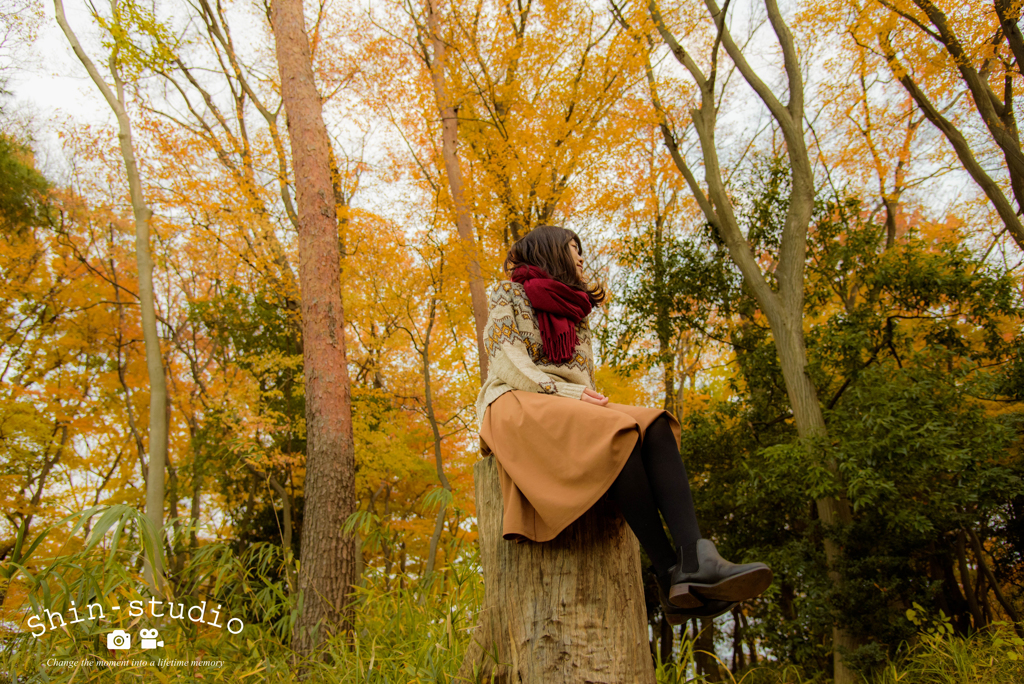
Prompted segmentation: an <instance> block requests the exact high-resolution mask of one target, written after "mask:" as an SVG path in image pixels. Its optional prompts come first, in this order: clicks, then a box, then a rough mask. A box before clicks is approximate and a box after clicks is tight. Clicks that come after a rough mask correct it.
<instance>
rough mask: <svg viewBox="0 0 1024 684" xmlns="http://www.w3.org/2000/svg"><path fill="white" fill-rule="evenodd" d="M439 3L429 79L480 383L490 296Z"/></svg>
mask: <svg viewBox="0 0 1024 684" xmlns="http://www.w3.org/2000/svg"><path fill="white" fill-rule="evenodd" d="M437 2H438V0H426V9H427V29H428V32H429V42H430V47H431V50H432V51H433V53H434V54H433V60H430V58H429V56H427V55H424V56H425V57H426V58H427V65H428V66H429V67H430V78H431V81H432V82H433V85H434V98H435V100H436V101H437V111H438V113H439V114H440V115H441V156H442V157H443V159H444V170H445V175H446V176H448V190H449V192H451V195H452V205H453V206H454V209H455V227H456V228H457V229H458V231H459V238H460V240H461V242H462V246H463V249H464V251H465V258H466V262H467V269H466V270H467V272H468V276H469V277H468V280H469V295H470V299H471V300H472V304H473V320H474V322H475V323H476V349H477V356H478V357H479V359H480V382H481V383H483V382H484V380H486V379H487V350H486V349H485V348H484V326H486V325H487V294H486V292H485V291H484V278H483V273H482V271H481V269H480V259H479V256H478V250H477V245H476V239H475V237H474V236H473V216H472V214H471V213H470V210H469V202H468V201H467V200H466V190H465V181H464V180H463V176H462V167H461V166H460V165H459V156H458V154H459V153H458V144H459V120H458V117H457V112H456V107H455V104H454V103H453V102H452V96H451V92H449V90H448V79H447V76H446V74H445V68H446V56H447V51H446V48H445V44H444V41H443V40H442V39H441V31H440V27H439V25H438V20H437V10H436V8H435V4H436V3H437Z"/></svg>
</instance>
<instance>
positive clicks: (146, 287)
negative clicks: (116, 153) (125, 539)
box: [53, 0, 168, 594]
mask: <svg viewBox="0 0 1024 684" xmlns="http://www.w3.org/2000/svg"><path fill="white" fill-rule="evenodd" d="M53 4H54V11H55V13H56V18H57V24H58V25H59V26H60V28H61V30H62V31H63V32H64V35H65V36H66V37H67V40H68V43H69V44H70V45H71V49H72V50H73V51H74V53H75V56H76V57H78V60H79V61H80V62H81V63H82V65H83V66H84V67H85V70H86V71H87V72H88V73H89V77H90V78H91V79H92V81H93V83H94V84H95V85H96V87H97V88H98V89H99V91H100V93H101V94H102V95H103V98H104V99H105V100H106V101H107V104H108V105H109V106H110V109H111V110H112V111H113V112H114V116H115V117H116V118H117V128H118V131H117V140H118V144H119V146H120V148H121V157H122V158H123V160H124V167H125V173H126V175H127V177H128V190H129V193H130V196H131V203H132V213H133V214H134V217H135V260H136V263H137V265H138V271H139V306H140V308H141V313H142V337H143V341H144V343H145V347H146V372H147V374H148V376H149V472H148V474H147V477H146V517H147V518H149V520H150V522H151V523H152V524H153V527H154V528H155V529H156V530H157V531H158V532H161V530H162V527H163V509H164V470H165V469H166V464H167V412H168V404H167V382H166V378H165V377H164V362H163V356H162V353H161V351H160V338H159V337H158V335H157V329H156V298H155V295H154V290H153V257H152V254H151V252H150V246H149V219H150V218H151V217H152V215H153V212H152V211H151V210H150V208H149V206H148V205H147V204H146V199H145V197H144V195H143V193H142V180H141V177H140V175H139V167H138V164H137V163H136V160H135V147H134V145H133V143H132V127H131V121H130V120H129V118H128V112H127V111H126V109H125V101H126V100H125V93H124V83H123V82H122V81H121V77H120V74H119V72H118V47H117V40H116V39H115V40H114V48H113V52H112V54H111V56H110V61H109V63H110V73H111V77H112V78H113V81H114V90H111V88H110V86H109V85H108V84H107V82H106V81H105V80H104V79H103V77H102V76H101V75H100V72H99V70H98V69H97V68H96V65H95V64H94V63H93V61H92V60H91V59H90V58H89V56H88V55H87V54H86V52H85V50H84V49H83V48H82V45H81V43H79V41H78V38H77V36H75V33H74V31H72V29H71V26H70V25H69V24H68V21H67V18H66V17H65V15H64V3H63V2H62V0H54V3H53ZM114 6H115V5H114V3H113V2H112V3H111V7H112V9H113V8H114ZM115 91H116V92H115ZM161 536H162V534H161ZM159 547H160V548H158V549H156V550H155V551H154V557H153V562H154V563H155V566H156V567H153V568H151V567H150V566H149V564H148V561H149V559H147V565H146V575H147V582H148V584H149V585H150V587H151V588H152V589H153V591H154V592H155V593H158V594H162V592H163V589H162V580H161V579H160V578H161V575H162V573H163V560H162V558H161V553H162V544H161V545H159Z"/></svg>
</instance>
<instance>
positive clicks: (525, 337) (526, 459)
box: [477, 226, 772, 624]
mask: <svg viewBox="0 0 1024 684" xmlns="http://www.w3.org/2000/svg"><path fill="white" fill-rule="evenodd" d="M505 272H506V273H507V274H508V275H509V276H510V277H511V280H506V281H502V282H500V283H498V285H497V286H496V287H495V288H494V291H493V293H492V294H491V298H490V312H489V316H488V320H487V327H486V328H485V330H484V336H485V342H486V346H487V353H488V357H489V371H488V374H487V380H486V381H485V382H484V385H483V387H482V388H481V389H480V395H479V397H478V399H477V419H478V421H479V425H480V437H481V438H482V439H483V442H484V444H485V445H486V447H487V448H488V449H490V451H491V452H492V453H493V454H494V456H495V459H496V466H497V471H498V475H499V478H500V480H501V491H502V498H503V500H504V505H505V511H504V518H503V520H502V536H504V538H505V539H510V540H515V541H525V540H531V541H534V542H545V541H550V540H551V539H554V538H555V537H556V536H557V535H558V534H559V533H560V532H561V531H562V530H564V529H565V528H566V527H568V526H569V525H570V524H571V523H572V522H573V521H575V520H576V519H577V518H579V517H580V515H582V514H583V513H584V512H586V511H587V510H588V509H589V508H590V507H591V506H592V505H594V503H596V502H597V500H598V499H600V498H601V497H602V496H603V495H604V494H605V493H608V495H609V498H610V499H611V500H612V501H613V502H614V503H615V505H616V506H618V508H619V510H620V511H621V512H622V515H623V517H624V518H625V519H626V522H627V523H628V524H629V527H630V529H632V530H633V533H634V534H635V535H636V537H637V539H638V540H639V541H640V544H641V546H643V548H644V551H646V552H647V556H648V557H649V558H650V559H651V562H652V563H653V567H652V568H651V569H652V570H653V572H654V574H655V576H656V577H657V583H658V589H659V593H660V596H661V603H662V608H663V610H664V611H665V615H666V617H667V618H668V619H669V620H670V622H671V623H673V624H677V623H679V622H681V621H682V620H684V619H685V618H687V617H702V618H711V617H715V616H717V615H721V614H722V613H724V612H726V611H728V610H730V609H732V607H733V606H734V605H736V603H737V602H739V601H744V600H746V599H749V598H753V597H755V596H757V595H759V594H761V593H762V592H763V591H764V590H765V589H767V588H768V586H769V585H770V584H771V582H772V571H771V569H769V567H768V566H767V565H765V564H764V563H746V564H743V565H736V564H733V563H730V562H729V561H727V560H725V559H723V558H722V557H721V556H720V555H719V554H718V551H717V550H716V549H715V545H714V543H713V542H711V541H710V540H708V539H702V538H701V536H700V528H699V527H698V525H697V517H696V514H695V512H694V507H693V497H692V495H691V493H690V485H689V480H688V478H687V475H686V469H685V467H684V466H683V462H682V458H681V457H680V455H679V448H678V443H679V433H680V427H679V422H678V421H677V420H676V418H675V416H673V415H672V414H671V413H669V412H668V411H664V410H660V409H650V408H643V407H637V406H627V405H623V404H614V403H610V402H609V401H608V398H607V397H604V396H602V395H601V394H599V393H598V392H597V391H596V389H595V387H594V354H593V349H592V347H591V336H590V328H589V326H588V325H587V315H588V314H589V313H590V310H591V308H592V307H593V306H594V305H595V304H598V303H600V302H601V301H602V300H603V299H604V290H603V289H602V288H601V287H600V286H597V285H593V286H591V285H588V284H587V282H586V280H585V277H584V275H583V249H582V245H581V244H580V239H579V236H578V235H576V233H574V232H573V231H571V230H567V229H565V228H559V227H555V226H540V227H537V228H534V229H533V231H531V232H530V233H529V234H528V235H526V236H525V237H523V238H522V239H521V240H519V241H517V242H516V243H515V244H513V245H512V248H511V249H510V250H509V252H508V256H507V257H506V259H505ZM659 510H660V511H661V513H662V514H663V515H664V516H665V521H666V522H667V523H668V526H669V530H670V532H671V533H672V538H673V540H674V541H675V545H674V547H673V545H672V544H671V543H669V540H668V537H667V536H666V535H665V529H664V527H663V526H662V522H661V517H660V516H659V514H658V513H659Z"/></svg>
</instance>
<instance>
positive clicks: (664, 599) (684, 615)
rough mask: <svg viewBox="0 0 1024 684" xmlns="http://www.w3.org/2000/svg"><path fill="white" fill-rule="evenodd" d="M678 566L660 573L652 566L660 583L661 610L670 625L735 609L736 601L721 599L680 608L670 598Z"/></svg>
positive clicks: (711, 616)
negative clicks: (674, 573)
mask: <svg viewBox="0 0 1024 684" xmlns="http://www.w3.org/2000/svg"><path fill="white" fill-rule="evenodd" d="M675 567H676V566H672V567H671V568H669V570H668V571H667V572H666V573H665V574H663V575H659V574H658V573H657V572H655V571H654V568H653V567H652V568H651V569H650V570H651V573H652V574H653V575H654V577H655V580H656V583H657V585H658V598H659V599H660V600H661V610H662V612H663V613H665V619H666V620H668V624H670V625H681V624H683V623H684V622H686V621H687V620H688V619H690V618H692V617H696V618H703V619H705V620H707V619H711V618H716V617H718V616H719V615H721V614H722V613H727V612H729V611H730V610H732V609H733V606H735V605H736V602H735V601H719V600H716V599H707V600H705V601H703V602H699V603H698V605H696V606H695V607H693V608H680V607H679V606H677V605H675V604H673V603H672V602H671V601H669V600H668V594H669V588H670V586H671V580H672V571H673V570H674V569H675Z"/></svg>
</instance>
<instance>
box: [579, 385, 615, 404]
mask: <svg viewBox="0 0 1024 684" xmlns="http://www.w3.org/2000/svg"><path fill="white" fill-rule="evenodd" d="M580 401H585V402H587V403H588V404H594V405H595V406H604V405H605V404H607V403H608V397H606V396H604V395H603V394H599V393H597V392H595V391H594V390H592V389H590V388H589V387H584V388H583V394H582V395H580Z"/></svg>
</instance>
